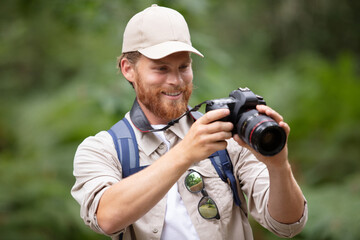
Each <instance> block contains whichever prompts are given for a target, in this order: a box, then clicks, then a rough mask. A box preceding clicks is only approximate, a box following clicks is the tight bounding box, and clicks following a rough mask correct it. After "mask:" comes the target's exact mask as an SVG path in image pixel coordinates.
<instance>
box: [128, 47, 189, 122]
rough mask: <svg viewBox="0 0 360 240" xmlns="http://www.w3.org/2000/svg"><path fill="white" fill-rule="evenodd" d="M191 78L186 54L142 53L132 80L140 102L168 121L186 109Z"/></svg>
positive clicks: (156, 115) (157, 116)
mask: <svg viewBox="0 0 360 240" xmlns="http://www.w3.org/2000/svg"><path fill="white" fill-rule="evenodd" d="M192 79H193V73H192V67H191V58H190V55H189V53H187V52H179V53H174V54H171V55H169V56H167V57H165V58H162V59H159V60H152V59H149V58H146V57H144V56H142V57H141V58H140V59H139V61H138V62H137V63H136V67H135V81H134V82H133V83H134V88H135V91H136V95H137V98H138V101H139V103H140V105H142V106H143V107H145V108H146V110H149V111H150V112H151V113H152V114H153V115H154V116H155V117H156V118H158V119H162V120H163V121H164V122H168V121H170V120H172V119H175V118H177V117H179V116H180V115H181V114H183V113H184V112H185V111H186V110H187V104H188V101H189V98H190V95H191V93H192Z"/></svg>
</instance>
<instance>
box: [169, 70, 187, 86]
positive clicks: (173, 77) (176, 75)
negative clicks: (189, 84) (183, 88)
mask: <svg viewBox="0 0 360 240" xmlns="http://www.w3.org/2000/svg"><path fill="white" fill-rule="evenodd" d="M183 81H184V80H183V78H182V76H181V74H180V72H179V71H174V72H172V73H171V74H169V77H168V79H167V83H168V84H170V85H179V84H181V83H182V82H183Z"/></svg>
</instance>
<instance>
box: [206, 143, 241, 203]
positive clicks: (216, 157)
mask: <svg viewBox="0 0 360 240" xmlns="http://www.w3.org/2000/svg"><path fill="white" fill-rule="evenodd" d="M209 158H210V160H211V163H212V164H213V165H214V168H215V170H216V172H217V173H218V175H219V176H220V178H221V180H223V181H224V182H226V183H228V184H230V187H231V189H232V192H233V195H234V202H235V204H236V205H238V206H239V207H240V206H241V200H240V197H239V193H238V189H237V184H236V179H235V176H234V173H233V166H232V162H231V160H230V157H229V154H228V152H227V151H226V149H224V150H220V151H217V152H215V153H213V154H212V155H211V156H210V157H209Z"/></svg>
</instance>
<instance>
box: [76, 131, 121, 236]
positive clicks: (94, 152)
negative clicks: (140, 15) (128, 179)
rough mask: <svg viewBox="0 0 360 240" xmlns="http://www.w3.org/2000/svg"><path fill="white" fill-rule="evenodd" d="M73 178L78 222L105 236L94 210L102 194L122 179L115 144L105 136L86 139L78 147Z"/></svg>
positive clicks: (105, 134)
mask: <svg viewBox="0 0 360 240" xmlns="http://www.w3.org/2000/svg"><path fill="white" fill-rule="evenodd" d="M73 174H74V176H75V179H76V181H75V184H74V186H73V187H72V189H71V195H72V196H73V197H74V199H75V200H76V201H77V202H78V203H79V204H80V216H81V218H82V219H83V221H84V223H85V224H86V225H88V226H89V227H90V228H91V229H92V230H94V231H95V232H98V233H100V234H104V235H106V234H105V233H104V231H103V230H102V229H101V228H100V226H99V224H98V222H97V218H96V212H97V208H98V205H99V202H100V199H101V197H102V195H103V193H104V192H105V191H106V190H107V189H108V188H109V187H110V186H111V185H113V184H114V183H116V182H118V181H120V180H121V178H122V177H121V165H120V164H119V163H118V160H117V156H116V150H115V148H114V143H113V141H112V138H111V136H110V135H109V134H108V133H107V132H105V131H103V132H100V133H98V134H97V135H95V136H93V137H88V138H86V139H85V140H84V141H83V142H82V143H81V144H80V145H79V147H78V149H77V151H76V154H75V157H74V171H73ZM119 233H120V232H118V233H114V234H112V235H110V236H115V235H118V234H119ZM107 236H109V235H107Z"/></svg>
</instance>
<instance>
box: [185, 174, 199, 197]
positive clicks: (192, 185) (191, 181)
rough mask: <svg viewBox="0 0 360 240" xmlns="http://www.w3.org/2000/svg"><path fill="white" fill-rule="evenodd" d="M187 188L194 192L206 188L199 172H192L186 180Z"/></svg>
mask: <svg viewBox="0 0 360 240" xmlns="http://www.w3.org/2000/svg"><path fill="white" fill-rule="evenodd" d="M185 186H186V188H187V189H188V190H189V191H190V192H192V193H197V192H200V191H201V190H202V189H203V188H204V183H203V179H202V177H201V175H200V174H199V173H198V172H191V173H189V175H187V177H186V179H185Z"/></svg>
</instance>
